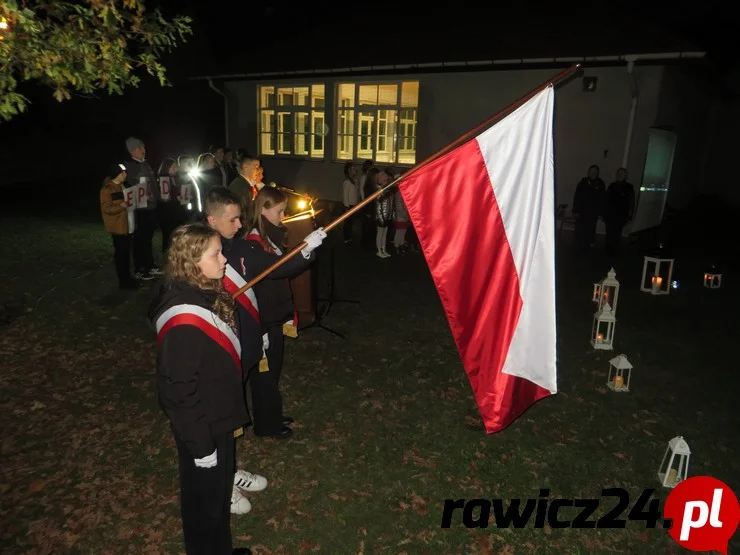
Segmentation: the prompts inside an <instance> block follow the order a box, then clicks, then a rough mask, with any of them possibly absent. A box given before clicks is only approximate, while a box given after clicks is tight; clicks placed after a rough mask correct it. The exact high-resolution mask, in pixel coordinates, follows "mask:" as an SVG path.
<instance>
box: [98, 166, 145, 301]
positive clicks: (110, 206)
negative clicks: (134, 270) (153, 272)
mask: <svg viewBox="0 0 740 555" xmlns="http://www.w3.org/2000/svg"><path fill="white" fill-rule="evenodd" d="M124 181H126V167H125V166H124V165H123V164H113V165H112V166H111V167H110V169H109V170H108V172H107V173H106V176H105V179H104V180H103V186H102V188H101V189H100V212H101V213H102V216H103V225H104V226H105V230H106V231H107V232H108V233H110V236H111V238H112V239H113V260H114V264H115V268H116V275H117V276H118V287H119V288H121V289H138V288H139V287H141V284H140V283H139V282H138V281H136V280H135V279H134V277H133V276H132V275H131V233H130V232H129V231H130V230H129V222H128V202H127V201H126V199H125V197H124V193H123V183H124Z"/></svg>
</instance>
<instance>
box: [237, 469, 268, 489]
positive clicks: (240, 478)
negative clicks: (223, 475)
mask: <svg viewBox="0 0 740 555" xmlns="http://www.w3.org/2000/svg"><path fill="white" fill-rule="evenodd" d="M234 487H235V488H239V489H243V490H246V491H262V490H263V489H265V488H266V487H267V478H265V477H264V476H260V475H259V474H252V473H251V472H247V471H246V470H237V471H236V473H235V474H234Z"/></svg>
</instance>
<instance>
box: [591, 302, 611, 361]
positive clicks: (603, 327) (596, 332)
mask: <svg viewBox="0 0 740 555" xmlns="http://www.w3.org/2000/svg"><path fill="white" fill-rule="evenodd" d="M616 325H617V319H616V318H615V317H614V314H613V313H612V307H611V306H609V303H606V304H605V305H604V306H603V307H602V308H601V310H599V311H598V312H597V313H596V314H594V325H593V329H592V330H591V345H592V346H593V348H594V349H598V350H606V351H611V350H612V349H613V348H614V347H612V344H613V343H614V328H615V327H616Z"/></svg>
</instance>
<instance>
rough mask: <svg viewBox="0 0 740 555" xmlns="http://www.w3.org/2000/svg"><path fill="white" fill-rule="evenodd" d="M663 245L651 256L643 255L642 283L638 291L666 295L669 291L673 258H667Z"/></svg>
mask: <svg viewBox="0 0 740 555" xmlns="http://www.w3.org/2000/svg"><path fill="white" fill-rule="evenodd" d="M662 251H663V245H662V244H661V245H659V246H658V250H657V252H656V253H654V254H653V255H652V256H645V258H644V261H643V264H642V283H641V284H640V291H644V292H646V293H650V294H651V295H668V294H669V293H670V292H671V276H672V275H673V261H674V259H673V258H667V257H666V256H665V254H664V253H663V252H662Z"/></svg>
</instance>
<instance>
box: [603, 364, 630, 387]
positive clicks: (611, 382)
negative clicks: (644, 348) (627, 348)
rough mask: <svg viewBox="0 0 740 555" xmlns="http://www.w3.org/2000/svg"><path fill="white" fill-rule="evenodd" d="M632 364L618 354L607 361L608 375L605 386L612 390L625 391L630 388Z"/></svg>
mask: <svg viewBox="0 0 740 555" xmlns="http://www.w3.org/2000/svg"><path fill="white" fill-rule="evenodd" d="M631 375H632V365H631V364H630V361H629V360H627V357H626V356H624V355H619V356H618V357H614V358H613V359H611V360H610V361H609V377H608V378H607V382H606V386H607V387H608V388H609V389H611V390H612V391H617V392H620V393H621V392H627V391H629V390H630V376H631Z"/></svg>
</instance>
